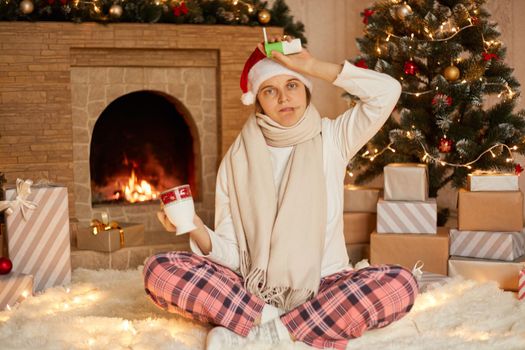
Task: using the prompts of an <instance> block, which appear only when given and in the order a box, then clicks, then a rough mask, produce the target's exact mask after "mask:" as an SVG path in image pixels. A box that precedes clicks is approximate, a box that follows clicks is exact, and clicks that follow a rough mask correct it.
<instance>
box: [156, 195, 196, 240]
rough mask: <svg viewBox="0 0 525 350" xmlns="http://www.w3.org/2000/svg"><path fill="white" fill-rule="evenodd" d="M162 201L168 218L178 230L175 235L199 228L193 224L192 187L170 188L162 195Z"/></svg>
mask: <svg viewBox="0 0 525 350" xmlns="http://www.w3.org/2000/svg"><path fill="white" fill-rule="evenodd" d="M160 200H161V201H162V203H163V204H164V212H165V213H166V216H167V217H168V219H169V220H170V221H171V223H172V224H173V225H174V226H175V227H176V228H177V231H176V233H175V234H176V235H177V236H178V235H182V234H184V233H188V232H190V231H193V230H195V229H196V228H197V226H195V224H194V223H193V217H194V216H195V206H194V205H193V197H192V196H191V189H190V185H182V186H177V187H173V188H170V189H169V190H166V191H164V192H162V193H161V194H160Z"/></svg>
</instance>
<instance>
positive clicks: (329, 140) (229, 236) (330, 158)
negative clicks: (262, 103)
mask: <svg viewBox="0 0 525 350" xmlns="http://www.w3.org/2000/svg"><path fill="white" fill-rule="evenodd" d="M333 84H334V85H336V86H339V87H341V88H343V89H345V90H346V91H348V92H349V93H351V94H352V95H355V96H358V97H359V98H360V101H359V102H358V103H357V105H355V106H354V107H353V108H351V109H349V110H347V111H346V112H344V113H343V114H341V115H340V116H338V117H337V118H336V119H328V118H323V119H322V138H323V168H324V174H325V179H326V184H325V186H326V193H327V208H326V211H327V216H326V218H327V222H326V232H325V234H326V237H325V244H324V254H323V259H322V263H321V277H325V276H327V275H330V274H333V273H336V272H339V271H341V270H343V269H345V268H348V254H347V252H346V247H345V240H344V235H343V194H344V186H343V185H344V178H345V173H346V166H347V164H348V162H349V161H350V159H351V158H352V157H353V156H354V155H355V154H356V153H357V152H358V151H359V149H360V148H361V147H362V146H363V145H365V144H366V143H367V142H368V140H370V138H372V137H373V136H374V135H375V134H376V132H377V131H378V130H379V129H380V128H381V126H382V125H383V124H384V123H385V121H386V120H387V119H388V117H389V115H390V113H391V112H392V109H393V108H394V106H395V104H396V102H397V100H398V98H399V95H400V93H401V85H400V84H399V83H398V82H397V80H395V79H393V78H391V77H390V76H388V75H386V74H382V73H378V72H375V71H373V70H368V69H362V68H358V67H355V66H354V65H352V64H350V63H348V62H346V63H345V64H344V67H343V69H342V70H341V72H340V73H339V75H338V76H337V78H336V80H335V81H334V82H333ZM292 147H293V146H290V147H280V148H278V147H271V146H268V149H269V150H270V154H271V157H272V163H273V170H274V180H275V186H276V188H279V186H280V183H281V180H282V177H283V173H284V170H285V168H286V163H287V162H288V158H289V157H290V154H291V151H292ZM305 176H308V175H307V174H305ZM246 195H247V196H249V195H250V194H249V193H247V194H246ZM215 196H216V197H215V232H214V231H212V230H211V229H209V228H207V230H208V233H209V235H210V239H211V245H212V249H211V252H210V253H209V254H208V255H203V254H202V252H201V250H200V249H199V247H198V246H197V244H196V243H195V242H194V241H193V240H191V239H190V247H191V250H192V251H193V252H194V253H195V254H198V255H200V256H204V257H206V258H208V259H210V260H211V261H213V262H215V263H218V264H220V265H223V266H226V267H228V268H230V269H232V270H234V271H235V272H237V273H238V272H239V264H240V263H239V246H238V243H237V238H236V236H235V231H234V227H233V222H232V217H231V213H230V206H229V197H228V186H227V174H226V168H225V166H224V161H223V162H221V165H220V167H219V171H218V175H217V188H216V193H215ZM297 243H298V244H300V242H297Z"/></svg>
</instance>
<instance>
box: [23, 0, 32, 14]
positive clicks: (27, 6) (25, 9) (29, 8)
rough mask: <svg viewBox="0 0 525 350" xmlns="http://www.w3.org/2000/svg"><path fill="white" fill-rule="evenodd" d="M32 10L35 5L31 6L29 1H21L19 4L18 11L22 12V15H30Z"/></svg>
mask: <svg viewBox="0 0 525 350" xmlns="http://www.w3.org/2000/svg"><path fill="white" fill-rule="evenodd" d="M34 9H35V5H33V2H32V1H31V0H22V2H20V11H22V13H23V14H24V15H28V14H30V13H31V12H33V10H34Z"/></svg>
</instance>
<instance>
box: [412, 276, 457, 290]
mask: <svg viewBox="0 0 525 350" xmlns="http://www.w3.org/2000/svg"><path fill="white" fill-rule="evenodd" d="M450 279H451V278H450V277H448V276H445V275H440V274H437V273H433V272H427V271H423V275H422V276H421V279H420V280H419V281H418V285H419V291H420V292H421V293H424V292H426V291H429V290H431V289H433V288H436V287H438V286H442V285H444V284H446V283H447V282H448V281H450Z"/></svg>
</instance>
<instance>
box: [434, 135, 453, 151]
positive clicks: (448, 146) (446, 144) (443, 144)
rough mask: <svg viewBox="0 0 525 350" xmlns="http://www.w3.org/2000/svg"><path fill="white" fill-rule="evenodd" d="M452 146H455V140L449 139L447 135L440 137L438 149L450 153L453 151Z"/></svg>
mask: <svg viewBox="0 0 525 350" xmlns="http://www.w3.org/2000/svg"><path fill="white" fill-rule="evenodd" d="M452 148H454V141H452V140H451V139H447V137H446V136H443V137H442V138H440V139H439V146H438V149H439V152H440V153H450V152H452Z"/></svg>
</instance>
